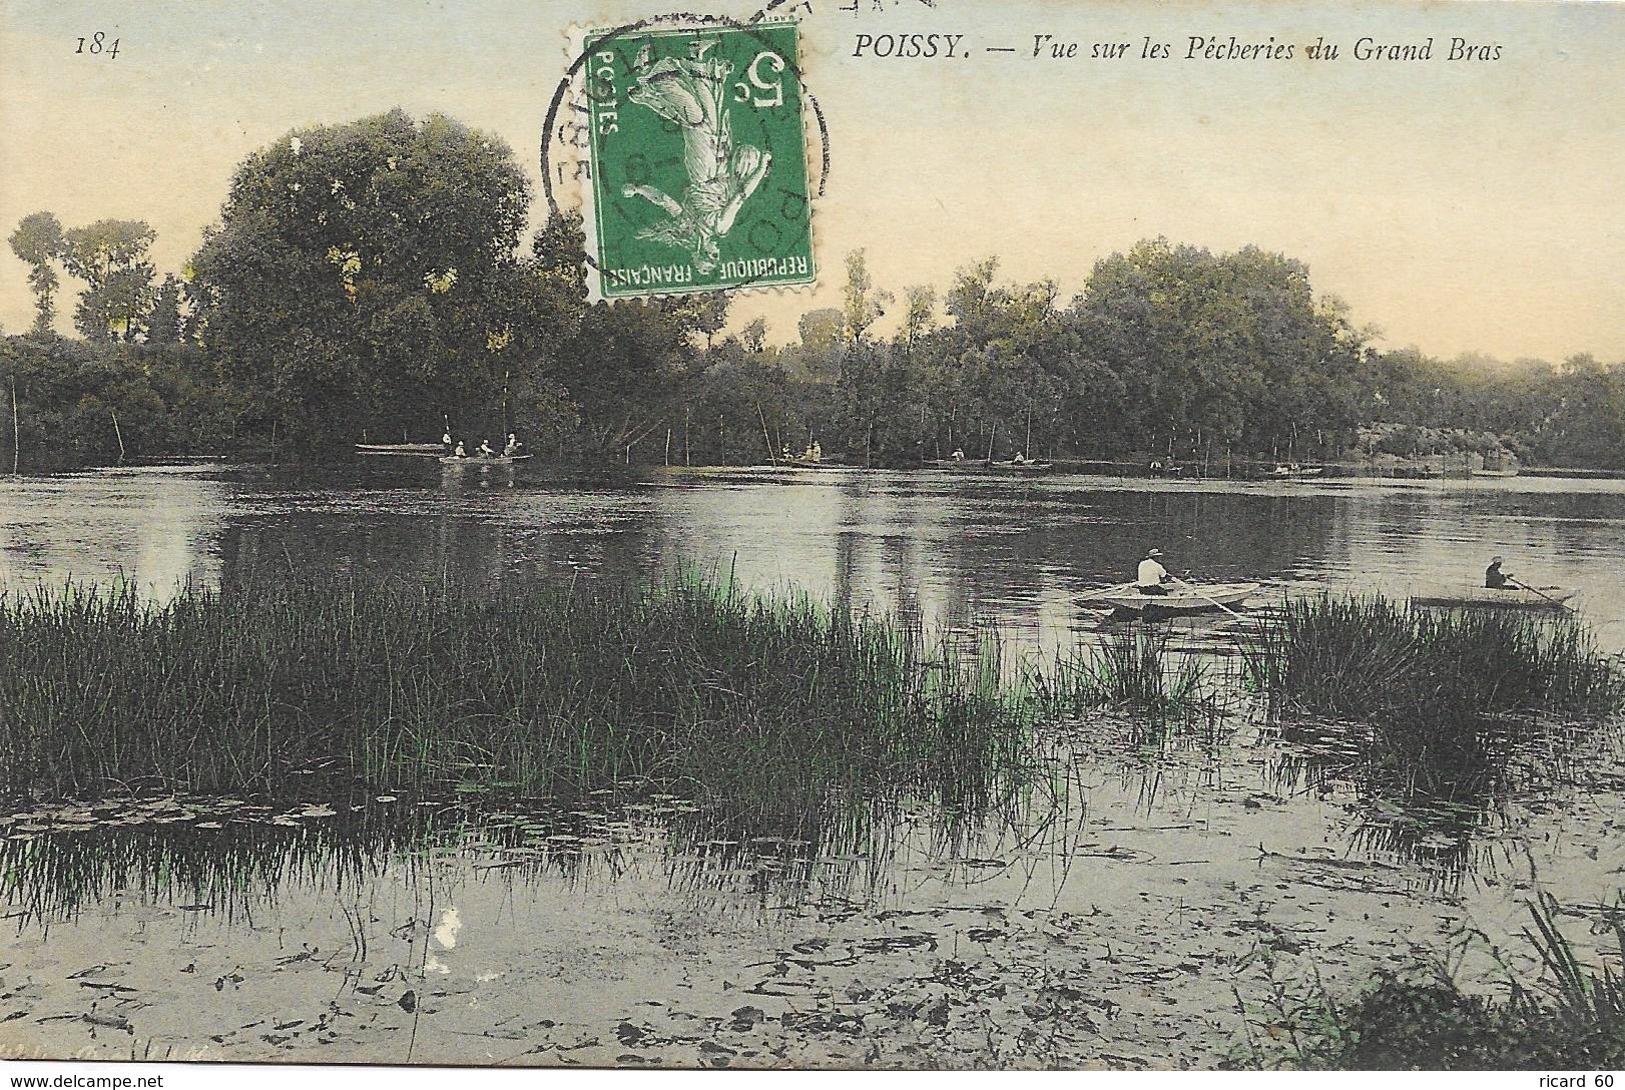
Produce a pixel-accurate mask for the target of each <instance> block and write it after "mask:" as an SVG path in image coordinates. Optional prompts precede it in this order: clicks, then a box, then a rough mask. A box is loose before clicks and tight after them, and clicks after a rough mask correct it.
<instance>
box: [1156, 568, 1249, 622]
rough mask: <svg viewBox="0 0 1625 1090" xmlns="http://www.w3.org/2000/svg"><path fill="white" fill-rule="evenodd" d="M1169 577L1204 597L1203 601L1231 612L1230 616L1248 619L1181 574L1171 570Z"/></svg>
mask: <svg viewBox="0 0 1625 1090" xmlns="http://www.w3.org/2000/svg"><path fill="white" fill-rule="evenodd" d="M1168 578H1169V579H1172V580H1173V581H1174V582H1176V583H1178V584H1179V585H1180V586H1182V587H1184V588H1185V589H1186V590H1188V591H1190V592H1191V593H1192V594H1194V595H1196V596H1197V597H1198V598H1200V599H1202V601H1204V602H1212V603H1213V604H1214V605H1216V606H1218V607H1219V608H1220V609H1222V610H1224V611H1225V612H1226V613H1228V614H1230V616H1232V617H1234V618H1235V619H1236V620H1238V621H1245V620H1246V619H1247V618H1245V617H1243V616H1242V615H1241V614H1239V613H1237V612H1236V611H1235V610H1233V609H1231V608H1230V607H1229V606H1227V605H1225V604H1224V603H1223V602H1220V601H1218V600H1216V599H1213V598H1209V597H1208V596H1207V595H1205V594H1203V593H1202V592H1201V591H1199V590H1197V589H1196V588H1195V587H1193V586H1191V585H1190V584H1189V583H1187V582H1185V580H1183V579H1181V578H1180V577H1179V576H1177V575H1174V574H1173V573H1171V572H1170V573H1169V575H1168Z"/></svg>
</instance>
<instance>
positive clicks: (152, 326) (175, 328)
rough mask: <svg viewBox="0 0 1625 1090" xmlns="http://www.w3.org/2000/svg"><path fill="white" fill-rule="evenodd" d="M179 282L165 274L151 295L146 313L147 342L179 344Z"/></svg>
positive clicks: (170, 275) (172, 276) (180, 328)
mask: <svg viewBox="0 0 1625 1090" xmlns="http://www.w3.org/2000/svg"><path fill="white" fill-rule="evenodd" d="M181 330H182V321H181V282H180V281H179V280H178V279H176V278H175V276H174V274H173V273H171V274H167V275H165V277H164V281H163V283H162V284H159V285H158V291H157V293H156V294H155V295H154V296H153V300H152V311H151V313H149V314H148V315H147V343H148V344H179V343H180V341H181Z"/></svg>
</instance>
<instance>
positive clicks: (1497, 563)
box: [1484, 556, 1518, 590]
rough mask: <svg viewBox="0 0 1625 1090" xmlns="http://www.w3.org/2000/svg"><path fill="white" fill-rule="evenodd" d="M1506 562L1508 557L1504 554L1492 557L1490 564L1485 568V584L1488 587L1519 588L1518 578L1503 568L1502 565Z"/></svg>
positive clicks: (1497, 588)
mask: <svg viewBox="0 0 1625 1090" xmlns="http://www.w3.org/2000/svg"><path fill="white" fill-rule="evenodd" d="M1505 563H1506V557H1504V556H1492V557H1490V566H1489V567H1487V568H1485V569H1484V585H1485V586H1486V587H1493V588H1494V589H1496V590H1516V589H1517V586H1518V582H1517V580H1515V579H1513V578H1512V576H1510V575H1508V574H1507V573H1506V572H1504V571H1502V570H1501V565H1502V564H1505Z"/></svg>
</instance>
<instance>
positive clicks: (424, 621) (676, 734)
mask: <svg viewBox="0 0 1625 1090" xmlns="http://www.w3.org/2000/svg"><path fill="white" fill-rule="evenodd" d="M987 658H988V656H983V657H981V658H979V659H976V663H980V665H977V664H976V663H973V664H972V665H965V664H963V662H962V661H961V659H960V658H959V657H958V656H954V655H947V654H933V655H931V656H928V655H927V651H926V647H925V645H924V639H923V637H922V636H921V634H920V633H919V632H917V631H910V630H908V629H905V628H901V627H899V626H897V625H895V624H893V623H891V622H889V621H887V620H884V619H875V618H864V617H852V616H847V615H845V614H841V613H831V612H829V611H827V610H824V609H822V608H820V607H818V606H817V605H816V604H814V603H812V602H809V601H807V600H805V599H793V600H775V601H770V600H764V599H757V598H750V597H746V596H743V595H740V594H737V593H734V592H732V591H729V590H724V589H720V588H719V587H717V586H716V585H714V584H713V583H711V582H708V581H705V580H702V579H699V578H694V577H688V578H677V579H672V580H670V581H667V582H665V583H662V584H660V585H658V586H654V587H644V588H637V587H625V586H622V587H610V586H601V585H595V586H593V587H591V588H587V587H584V586H573V585H561V584H543V585H539V586H536V587H534V588H532V589H530V590H528V591H527V592H526V593H523V594H519V595H514V596H512V597H509V598H504V599H502V600H500V601H497V600H493V599H492V598H491V597H489V596H488V595H482V594H480V593H477V592H474V591H470V590H467V589H463V588H459V587H456V586H452V585H444V584H436V585H423V584H414V583H407V582H402V581H391V580H382V579H376V578H367V577H355V578H338V577H335V578H331V579H316V580H307V581H286V582H273V583H267V584H265V585H258V586H243V587H232V588H228V589H226V590H224V591H222V592H214V591H205V590H188V591H186V592H184V593H182V594H181V595H180V596H179V597H177V598H176V599H174V600H173V601H171V602H169V603H168V604H165V605H162V606H153V605H150V604H147V603H145V602H143V601H142V600H141V599H140V598H139V597H138V596H137V595H136V594H135V593H134V592H132V591H131V590H130V589H128V588H114V589H111V590H98V591H91V590H86V589H83V588H73V587H70V588H68V589H66V590H61V591H45V590H40V591H36V592H33V593H31V594H27V595H23V596H12V597H8V598H6V599H5V600H4V601H3V603H0V661H4V662H5V664H6V669H5V670H4V671H3V672H0V790H6V791H11V792H15V791H19V790H31V791H34V792H36V793H46V794H53V795H71V794H80V795H83V794H85V793H91V792H102V791H107V790H109V789H113V788H119V787H129V786H142V787H162V788H164V789H169V790H185V791H194V792H219V791H256V790H258V791H274V790H277V789H281V788H285V787H287V786H289V784H290V783H293V782H297V781H294V780H293V779H292V777H293V776H295V775H296V774H299V773H302V772H307V773H308V772H310V771H311V770H321V771H322V772H323V773H324V774H326V775H328V776H334V775H339V776H349V777H354V778H356V779H359V780H362V781H365V782H366V783H367V784H369V785H377V786H387V787H390V788H394V789H405V790H411V789H419V790H438V789H446V788H456V787H462V788H463V789H465V790H468V789H474V790H478V789H483V788H485V787H490V786H502V787H511V788H515V789H520V790H524V791H528V792H534V793H561V794H567V793H573V792H579V791H584V790H590V789H596V788H600V787H605V786H609V785H612V784H614V783H617V782H620V781H624V780H627V779H644V780H652V781H657V782H662V783H670V784H687V785H690V786H693V787H695V788H696V789H697V790H699V791H701V792H706V791H709V792H713V793H718V794H730V795H735V796H742V795H748V796H749V797H750V798H753V799H757V800H760V801H762V802H763V804H764V805H771V806H782V807H788V808H791V809H793V808H795V807H797V806H803V805H810V804H811V803H812V802H815V801H816V800H817V799H818V798H819V797H822V796H824V795H826V794H827V793H828V792H830V791H838V790H841V789H847V788H850V789H869V788H872V787H877V786H880V785H885V786H887V787H889V788H895V789H899V790H909V789H918V790H929V791H932V792H934V793H938V794H942V795H948V796H964V797H967V798H968V797H973V796H975V795H976V793H977V792H979V791H982V790H984V789H985V788H986V787H987V785H988V784H989V783H990V782H991V781H992V780H993V779H995V778H996V777H997V776H998V774H999V772H1000V770H1002V769H1006V768H1009V767H1011V766H1012V765H1013V764H1015V763H1016V762H1018V761H1019V760H1020V759H1021V754H1022V753H1023V751H1024V746H1025V744H1026V742H1025V739H1026V728H1027V727H1028V726H1029V725H1030V724H1031V722H1032V718H1033V715H1034V714H1035V712H1034V709H1033V708H1032V707H1031V706H1030V705H1029V702H1028V701H1026V699H1025V698H1024V697H1023V696H1022V694H1021V692H1020V691H1019V690H1015V689H1011V688H1010V687H1007V686H1005V685H1003V684H1002V683H1001V682H1000V680H999V676H998V674H997V672H996V669H993V668H990V667H989V666H988V665H987V662H986V661H985V660H986V659H987ZM990 669H993V672H991V673H990V672H989V671H990Z"/></svg>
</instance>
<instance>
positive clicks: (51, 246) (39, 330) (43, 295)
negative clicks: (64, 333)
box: [9, 212, 62, 336]
mask: <svg viewBox="0 0 1625 1090" xmlns="http://www.w3.org/2000/svg"><path fill="white" fill-rule="evenodd" d="M9 241H10V242H11V252H12V253H14V254H16V255H17V257H18V258H19V259H21V260H22V261H23V263H24V264H26V265H27V266H28V286H29V287H30V288H31V289H32V290H33V292H34V311H35V314H34V326H33V332H34V333H35V334H36V335H39V336H43V335H44V334H47V333H49V332H51V325H52V323H53V322H54V321H55V320H56V289H57V286H58V284H59V283H60V281H58V279H57V275H56V270H55V269H54V268H52V267H51V262H53V261H57V260H60V259H61V256H62V224H61V223H60V222H59V221H58V220H57V218H56V217H55V216H54V215H52V214H51V213H49V212H32V213H30V214H28V215H26V216H24V217H23V218H22V219H21V220H20V221H19V222H18V224H17V229H16V230H15V231H13V232H12V233H11V238H10V240H9Z"/></svg>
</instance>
